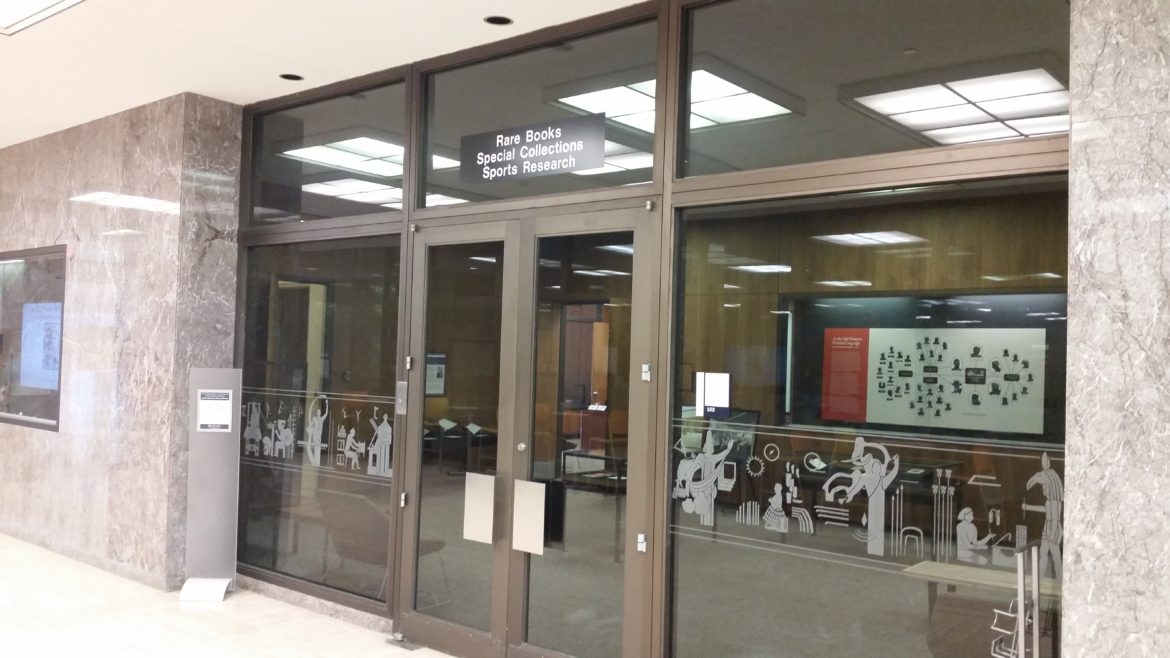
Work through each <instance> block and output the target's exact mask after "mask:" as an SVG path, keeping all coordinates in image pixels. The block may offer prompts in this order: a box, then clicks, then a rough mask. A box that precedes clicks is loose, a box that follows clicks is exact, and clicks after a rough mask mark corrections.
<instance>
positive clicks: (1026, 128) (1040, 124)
mask: <svg viewBox="0 0 1170 658" xmlns="http://www.w3.org/2000/svg"><path fill="white" fill-rule="evenodd" d="M1007 125H1009V126H1011V127H1012V128H1015V129H1016V130H1018V131H1020V132H1022V133H1024V134H1025V135H1028V136H1031V135H1051V134H1053V133H1066V132H1068V129H1069V118H1068V115H1067V114H1062V115H1060V116H1055V117H1032V118H1030V119H1013V120H1011V121H1008V122H1007Z"/></svg>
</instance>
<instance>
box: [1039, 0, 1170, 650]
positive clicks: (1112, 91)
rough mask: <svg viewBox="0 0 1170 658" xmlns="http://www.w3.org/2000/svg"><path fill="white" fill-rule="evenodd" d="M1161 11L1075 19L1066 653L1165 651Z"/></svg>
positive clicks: (1076, 15)
mask: <svg viewBox="0 0 1170 658" xmlns="http://www.w3.org/2000/svg"><path fill="white" fill-rule="evenodd" d="M1168 44H1170V4H1168V3H1165V2H1152V3H1132V2H1125V1H1124V0H1077V1H1074V2H1073V11H1072V56H1071V62H1072V70H1071V79H1072V94H1073V110H1072V120H1073V128H1072V139H1071V146H1070V160H1071V164H1070V205H1069V314H1068V317H1069V342H1068V350H1069V355H1068V363H1069V373H1068V450H1067V459H1068V461H1067V463H1066V473H1067V477H1066V480H1067V481H1066V487H1067V489H1066V495H1067V501H1066V507H1065V515H1064V516H1065V555H1064V562H1065V580H1064V603H1063V605H1064V619H1063V622H1062V629H1063V654H1064V655H1066V656H1078V657H1079V656H1102V655H1112V656H1119V657H1125V656H1153V655H1164V654H1166V653H1170V605H1167V604H1168V603H1170V548H1168V546H1170V507H1168V506H1167V505H1166V503H1165V501H1166V500H1167V496H1168V495H1170V480H1167V478H1166V473H1167V467H1166V464H1167V463H1170V405H1168V404H1167V401H1168V400H1170V378H1168V377H1167V370H1168V369H1170V331H1167V329H1166V311H1167V309H1168V308H1170V258H1168V257H1167V255H1166V254H1167V252H1168V250H1170V167H1168V165H1167V163H1168V162H1170V67H1168V66H1167V55H1168V54H1170V45H1168Z"/></svg>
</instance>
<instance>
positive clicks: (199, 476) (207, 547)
mask: <svg viewBox="0 0 1170 658" xmlns="http://www.w3.org/2000/svg"><path fill="white" fill-rule="evenodd" d="M240 383H241V375H240V371H239V370H237V369H231V368H192V369H191V376H190V379H189V382H188V399H189V400H190V403H189V407H188V409H189V410H188V415H189V416H190V419H191V420H190V425H189V427H188V431H189V434H188V441H187V443H188V457H187V574H186V577H187V579H186V582H185V583H184V584H183V591H182V592H181V593H180V595H179V598H180V600H183V601H222V600H223V597H224V594H225V593H226V591H227V589H228V587H230V586H231V584H232V583H233V582H235V578H236V527H237V521H236V517H237V512H238V505H239V491H240V457H239V451H240V434H239V424H238V423H235V422H233V421H234V419H235V417H236V414H238V413H240V410H239V408H238V407H237V401H238V400H239V399H240Z"/></svg>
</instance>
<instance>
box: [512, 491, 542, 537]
mask: <svg viewBox="0 0 1170 658" xmlns="http://www.w3.org/2000/svg"><path fill="white" fill-rule="evenodd" d="M512 548H514V549H516V550H518V551H524V552H525V553H531V554H533V555H544V483H543V482H529V481H527V480H516V496H515V501H514V502H513V505H512Z"/></svg>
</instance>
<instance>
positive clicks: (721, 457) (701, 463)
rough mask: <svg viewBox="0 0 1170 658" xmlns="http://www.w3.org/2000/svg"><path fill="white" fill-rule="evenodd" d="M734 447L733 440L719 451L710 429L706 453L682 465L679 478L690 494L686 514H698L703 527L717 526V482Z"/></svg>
mask: <svg viewBox="0 0 1170 658" xmlns="http://www.w3.org/2000/svg"><path fill="white" fill-rule="evenodd" d="M734 447H735V441H734V440H732V441H729V442H728V443H727V448H726V449H724V450H723V451H722V452H718V453H717V452H715V439H714V437H712V436H711V431H710V430H708V431H707V437H706V440H705V441H704V443H703V452H701V453H699V454H697V455H695V456H694V457H691V458H690V459H684V460H683V461H682V462H681V463H679V465H678V479H679V480H680V481H681V482H682V484H683V488H684V490H685V491H686V494H687V500H684V501H683V511H685V512H689V513H692V514H698V515H699V523H700V524H702V525H715V495H716V494H717V493H719V489H718V488H719V485H718V483H717V481H718V479H719V476H720V474H721V473H722V471H723V462H724V461H725V460H726V459H727V455H728V453H730V452H731V449H732V448H734Z"/></svg>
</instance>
